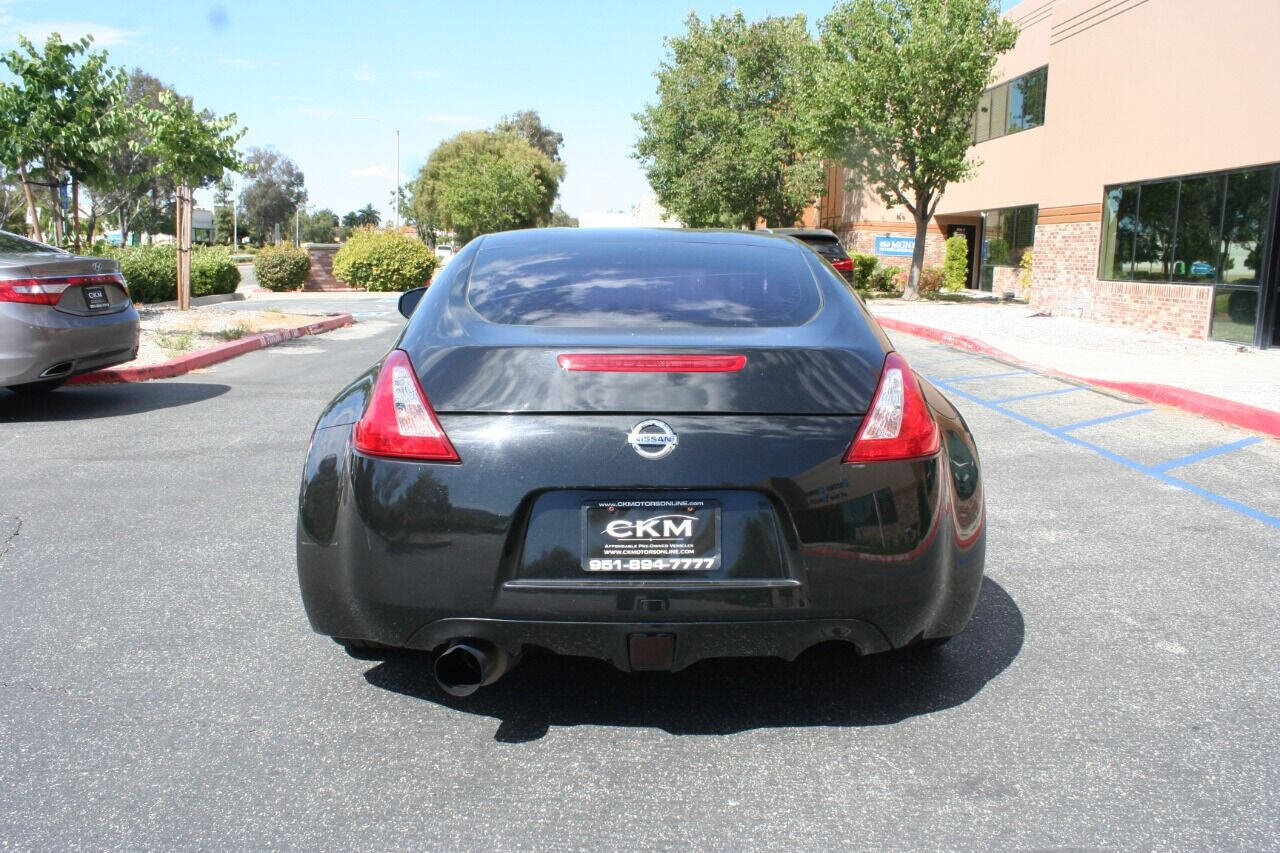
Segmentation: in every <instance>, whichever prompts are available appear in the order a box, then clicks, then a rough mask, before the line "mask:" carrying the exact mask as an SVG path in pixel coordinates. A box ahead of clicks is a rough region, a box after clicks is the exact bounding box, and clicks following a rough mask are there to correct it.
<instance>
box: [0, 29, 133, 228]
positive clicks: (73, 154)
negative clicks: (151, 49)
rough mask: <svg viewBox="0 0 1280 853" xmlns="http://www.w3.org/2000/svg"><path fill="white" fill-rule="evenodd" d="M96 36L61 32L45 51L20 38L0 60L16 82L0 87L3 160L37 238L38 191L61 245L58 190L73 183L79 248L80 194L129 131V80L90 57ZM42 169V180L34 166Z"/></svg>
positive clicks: (98, 56)
mask: <svg viewBox="0 0 1280 853" xmlns="http://www.w3.org/2000/svg"><path fill="white" fill-rule="evenodd" d="M92 43H93V40H92V38H89V37H86V38H82V39H79V40H76V41H72V42H63V41H62V37H61V36H60V35H59V34H58V33H52V34H50V36H49V37H48V39H46V41H45V44H44V48H43V49H40V48H37V47H36V46H35V45H33V44H32V43H31V42H30V41H28V40H27V39H26V38H25V37H23V36H18V49H17V50H10V51H8V52H6V53H5V54H3V56H0V63H2V64H3V65H4V66H5V67H6V68H7V69H8V70H9V72H10V73H11V74H12V75H13V77H14V78H15V80H14V82H13V83H12V84H4V85H0V126H3V131H2V132H0V160H3V162H4V164H5V165H7V166H9V167H11V168H13V169H14V170H15V171H17V172H18V174H19V176H20V178H21V180H22V184H23V187H24V190H25V193H26V201H27V207H28V212H29V214H30V217H31V219H32V221H33V222H35V223H37V224H36V227H35V231H36V237H37V239H43V235H42V234H41V233H40V228H39V225H38V222H39V218H38V212H37V209H36V203H35V196H34V193H33V191H32V186H33V185H40V186H43V187H45V188H47V189H48V190H49V193H50V197H51V202H52V203H51V205H50V210H51V212H52V217H53V229H54V235H55V239H56V240H57V241H58V242H62V240H63V234H64V228H63V222H62V205H61V202H60V201H59V198H58V191H59V188H60V187H62V186H65V185H66V183H67V181H68V180H69V181H70V182H71V194H72V199H71V204H70V208H71V211H72V216H73V218H74V220H75V229H74V233H75V243H76V246H77V248H79V244H80V231H79V215H80V205H79V193H80V185H81V184H82V183H83V182H84V181H85V179H86V178H90V179H92V178H93V177H95V176H97V175H98V174H100V173H101V171H102V169H103V168H104V164H105V161H106V158H107V155H108V153H109V152H110V150H111V149H112V148H113V147H114V146H115V145H116V144H117V142H118V141H119V140H120V139H121V138H122V137H123V136H124V134H125V133H126V132H127V130H128V128H129V126H130V123H131V122H130V116H129V111H128V110H127V109H126V107H125V101H124V91H125V83H126V77H125V74H124V72H123V71H122V70H120V69H118V68H111V67H109V66H108V65H107V54H106V52H104V51H99V52H96V53H93V52H89V46H90V45H91V44H92ZM37 162H38V164H39V173H40V175H39V177H37V176H36V174H35V173H34V170H33V166H35V165H36V164H37Z"/></svg>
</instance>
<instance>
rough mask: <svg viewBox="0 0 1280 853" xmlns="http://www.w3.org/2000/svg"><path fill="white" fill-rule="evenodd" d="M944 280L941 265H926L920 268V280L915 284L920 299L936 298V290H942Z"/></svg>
mask: <svg viewBox="0 0 1280 853" xmlns="http://www.w3.org/2000/svg"><path fill="white" fill-rule="evenodd" d="M945 282H946V276H945V275H943V272H942V268H941V267H926V268H925V269H922V270H920V281H919V283H918V284H917V285H916V290H917V291H918V292H919V294H920V298H921V299H937V298H938V291H940V290H942V285H943V283H945Z"/></svg>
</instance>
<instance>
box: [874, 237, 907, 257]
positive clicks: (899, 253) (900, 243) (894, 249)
mask: <svg viewBox="0 0 1280 853" xmlns="http://www.w3.org/2000/svg"><path fill="white" fill-rule="evenodd" d="M915 253H916V238H915V237H877V238H876V254H877V255H888V256H889V257H895V258H909V257H911V256H912V255H914V254H915Z"/></svg>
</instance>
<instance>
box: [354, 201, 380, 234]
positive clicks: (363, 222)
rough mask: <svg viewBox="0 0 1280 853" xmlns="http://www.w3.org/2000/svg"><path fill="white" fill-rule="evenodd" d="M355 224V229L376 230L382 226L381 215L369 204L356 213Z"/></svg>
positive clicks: (371, 203)
mask: <svg viewBox="0 0 1280 853" xmlns="http://www.w3.org/2000/svg"><path fill="white" fill-rule="evenodd" d="M355 224H356V227H357V228H366V227H367V228H377V227H378V226H379V225H381V224H382V214H381V213H379V212H378V209H377V208H376V207H374V206H373V202H369V203H368V204H366V205H365V206H364V207H362V208H360V209H359V210H357V211H356V223H355Z"/></svg>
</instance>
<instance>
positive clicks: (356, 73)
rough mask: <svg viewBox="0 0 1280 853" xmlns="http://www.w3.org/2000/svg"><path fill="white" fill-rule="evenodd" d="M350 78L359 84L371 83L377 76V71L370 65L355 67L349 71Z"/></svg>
mask: <svg viewBox="0 0 1280 853" xmlns="http://www.w3.org/2000/svg"><path fill="white" fill-rule="evenodd" d="M351 76H352V77H354V78H356V81H357V82H360V83H372V82H373V78H375V77H377V76H378V70H377V69H376V68H374V67H373V66H372V65H357V66H356V67H355V68H353V69H352V71H351Z"/></svg>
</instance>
